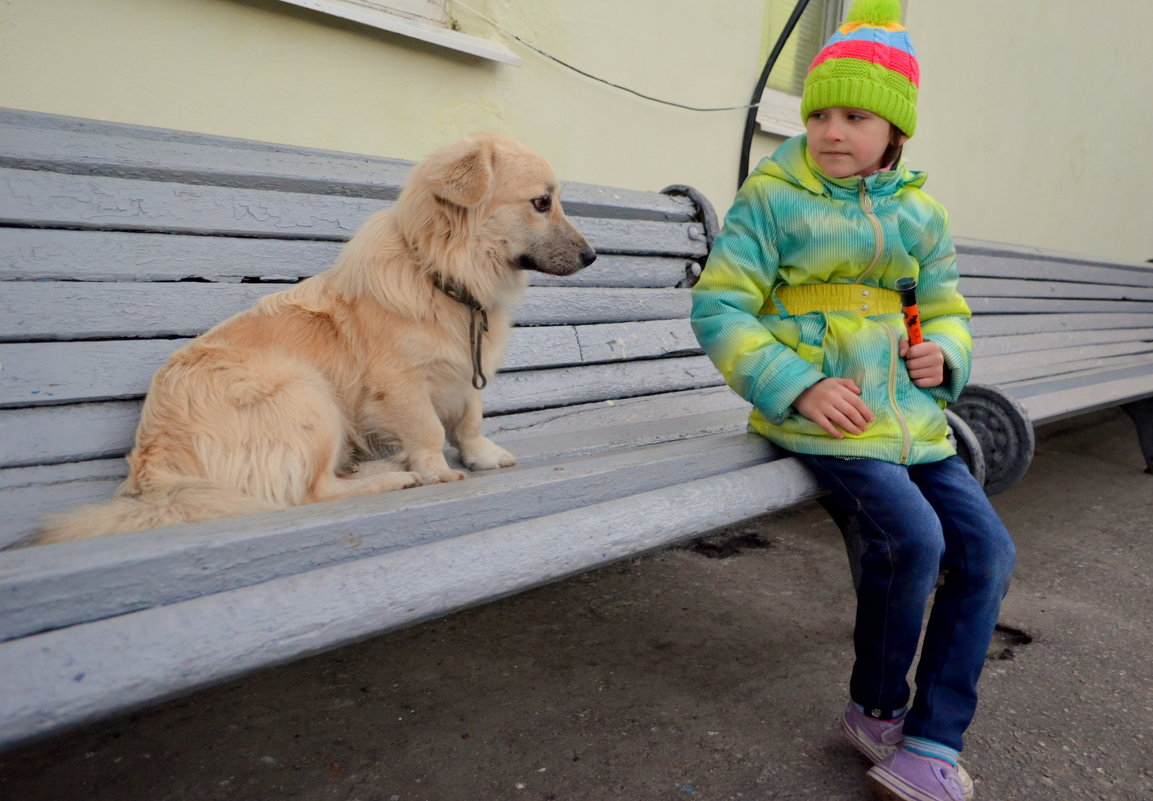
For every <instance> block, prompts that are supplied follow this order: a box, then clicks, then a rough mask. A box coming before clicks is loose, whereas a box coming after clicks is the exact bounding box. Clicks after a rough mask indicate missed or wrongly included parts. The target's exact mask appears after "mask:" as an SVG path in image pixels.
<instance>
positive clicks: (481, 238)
mask: <svg viewBox="0 0 1153 801" xmlns="http://www.w3.org/2000/svg"><path fill="white" fill-rule="evenodd" d="M558 190H559V187H558V184H557V180H556V178H555V176H554V175H553V172H552V169H551V168H550V167H549V165H548V163H547V162H546V161H545V160H544V159H543V158H541V157H540V156H539V155H537V154H536V153H534V152H533V151H531V150H529V149H528V148H526V147H525V146H523V145H521V144H519V143H517V142H515V141H513V140H512V139H509V138H508V137H505V136H501V135H497V134H475V135H473V136H470V137H467V138H465V139H462V140H460V141H458V142H456V143H454V144H452V145H450V146H448V147H446V148H444V149H443V150H441V151H439V152H437V153H435V154H433V155H432V156H431V157H429V158H428V159H427V160H426V161H424V162H423V163H421V164H420V165H418V166H417V167H416V168H414V170H413V172H412V174H411V176H410V179H409V181H408V184H407V186H406V188H405V190H404V192H403V193H402V194H401V196H400V199H399V200H398V201H397V203H396V205H395V206H394V207H393V208H392V209H389V210H387V211H383V212H380V213H378V214H376V215H374V216H373V217H371V218H370V219H369V220H368V221H367V222H366V223H365V224H364V225H363V226H362V227H361V229H360V230H359V231H358V232H357V233H356V235H355V236H354V237H353V238H352V239H351V240H350V241H349V242H348V244H347V245H346V246H345V247H344V249H343V251H342V252H341V254H340V257H339V259H338V261H337V263H336V265H335V266H334V267H333V268H331V269H330V270H328V271H326V272H324V273H321V274H320V275H317V276H314V277H312V278H309V279H307V280H306V281H303V282H301V283H300V284H297V285H296V286H294V287H292V288H291V289H288V290H286V291H283V292H278V293H276V294H274V295H270V296H268V297H267V298H264V299H263V300H261V301H260V302H259V303H257V304H256V305H255V306H254V307H253V308H251V309H249V310H247V311H244V312H241V313H240V314H237V315H235V316H234V317H232V318H230V319H228V320H226V321H224V322H223V323H221V324H219V325H217V326H216V327H215V328H213V329H212V330H210V331H208V332H207V333H205V334H203V335H201V336H200V337H198V338H197V339H195V340H193V341H192V342H191V343H189V344H188V345H186V346H185V347H183V348H181V349H180V350H178V351H176V352H175V353H174V354H173V355H172V357H171V358H170V359H169V360H168V363H167V364H166V365H165V366H164V367H163V368H161V369H160V370H159V371H158V372H157V374H156V376H155V377H154V378H153V380H152V386H151V388H150V389H149V391H148V395H147V397H146V398H145V401H144V408H143V412H142V416H141V420H140V425H139V428H138V429H137V432H136V445H135V447H134V448H133V450H132V452H131V453H130V454H129V455H128V467H129V472H128V477H127V479H126V480H125V481H124V483H123V484H122V485H121V487H120V489H119V490H118V493H117V497H116V498H114V499H113V500H112V501H110V502H108V503H105V504H99V505H94V506H88V507H81V508H79V509H77V510H75V511H72V512H68V513H64V514H60V515H56V516H54V517H51V518H49V519H48V520H47V521H46V523H45V526H44V528H43V529H42V530H41V532H40V533H39V534H38V536H37V537H36V540H35V541H36V542H41V543H43V542H59V541H65V540H76V539H84V538H87V537H95V536H100V535H104V534H112V533H115V532H122V531H133V530H139V529H147V528H155V527H157V526H166V525H172V524H175V523H182V522H188V521H196V520H207V519H211V518H216V517H223V516H227V515H234V514H242V513H246V512H254V511H261V510H268V509H279V508H284V507H288V506H296V505H300V504H307V503H315V502H318V501H327V500H333V499H336V498H347V497H350V496H355V495H364V494H368V493H375V492H387V491H390V490H396V489H401V488H405V487H412V486H415V485H418V484H429V483H436V482H441V481H455V480H457V479H460V478H463V477H464V476H465V474H464V473H463V472H461V471H458V470H455V469H453V468H451V467H450V466H449V465H448V463H447V461H446V460H445V457H444V452H443V449H444V442H445V439H446V437H447V440H448V441H449V442H450V443H451V444H452V445H454V446H455V447H456V448H457V449H458V451H459V453H460V458H461V461H462V462H463V464H464V465H465V466H466V467H468V468H469V469H472V470H483V469H489V468H495V467H506V466H508V465H512V464H514V463H515V461H516V460H515V458H514V457H513V456H512V454H510V453H509V452H508V451H506V450H505V449H504V448H501V447H500V446H498V445H496V444H495V443H493V442H492V441H491V440H489V439H487V438H486V437H483V436H481V433H480V428H481V395H480V392H479V391H478V390H476V389H475V388H474V387H473V355H472V354H473V351H472V347H471V343H470V321H471V315H472V314H473V311H472V310H471V309H470V308H469V307H468V306H467V305H466V304H465V303H463V302H461V300H459V299H454V298H453V297H450V296H449V295H448V294H446V293H445V291H443V289H442V288H438V283H439V284H440V286H441V287H445V286H447V287H449V288H453V287H455V288H457V289H463V290H465V291H466V292H467V293H468V295H471V297H472V298H473V299H475V300H476V301H477V302H479V304H480V305H481V306H483V307H484V309H485V310H486V311H487V314H488V331H487V333H486V334H484V339H483V348H482V353H483V372H484V374H485V375H486V376H491V375H492V374H493V372H494V371H495V368H496V366H497V364H498V362H499V359H500V355H501V353H502V351H503V349H504V345H505V341H506V339H507V337H508V331H509V307H510V306H511V305H512V304H513V303H515V302H516V300H518V299H519V297H520V295H521V293H522V291H523V288H524V284H525V275H524V270H526V269H530V270H538V271H540V272H545V273H550V274H553V275H569V274H571V273H574V272H576V271H577V270H580V269H581V268H582V267H584V266H586V265H587V264H589V263H591V262H592V260H593V259H594V258H595V254H594V253H593V251H592V249H591V248H590V247H589V245H588V243H587V242H586V241H585V240H584V238H583V237H582V236H581V235H580V234H579V233H578V232H577V230H576V229H575V228H574V227H573V226H572V224H571V223H570V222H569V221H568V220H567V219H566V218H565V215H564V212H563V210H562V209H561V206H560V202H559V200H558ZM459 297H460V294H459V293H458V298H459ZM466 297H467V296H466ZM385 454H389V455H388V456H387V458H383V459H377V460H376V461H363V460H365V459H369V458H372V457H374V456H375V457H379V456H384V455H385ZM358 462H360V464H357V463H358Z"/></svg>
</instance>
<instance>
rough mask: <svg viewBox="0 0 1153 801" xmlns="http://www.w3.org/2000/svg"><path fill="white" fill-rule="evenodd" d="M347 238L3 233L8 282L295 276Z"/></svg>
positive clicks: (645, 279)
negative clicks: (308, 238)
mask: <svg viewBox="0 0 1153 801" xmlns="http://www.w3.org/2000/svg"><path fill="white" fill-rule="evenodd" d="M342 246H343V243H341V242H325V241H313V240H307V239H251V238H244V237H216V236H189V235H181V234H155V233H153V234H149V233H125V232H119V231H69V230H61V229H37V228H11V229H7V230H5V231H4V235H3V237H0V276H2V277H3V279H4V280H7V281H135V282H147V281H181V280H185V279H198V280H204V281H209V282H226V283H239V282H240V281H241V280H244V279H248V280H264V281H295V280H297V279H300V278H308V277H309V276H313V275H316V274H317V273H319V272H322V271H324V270H326V269H328V268H329V267H331V266H332V265H333V264H335V263H336V257H337V255H338V254H339V253H340V249H341V247H342ZM689 263H690V262H688V260H687V259H686V258H683V257H682V258H677V257H661V256H616V255H601V256H600V257H599V258H598V259H597V260H596V262H594V263H593V265H592V266H591V267H587V268H585V269H584V270H581V271H580V272H579V273H577V274H576V275H572V276H567V277H565V278H557V277H553V276H546V275H542V274H540V273H529V274H528V277H529V282H530V283H532V284H534V285H537V286H549V285H561V286H606V287H674V286H677V285H678V284H680V283H682V282H683V281H684V280H685V274H686V269H687V266H688V264H689Z"/></svg>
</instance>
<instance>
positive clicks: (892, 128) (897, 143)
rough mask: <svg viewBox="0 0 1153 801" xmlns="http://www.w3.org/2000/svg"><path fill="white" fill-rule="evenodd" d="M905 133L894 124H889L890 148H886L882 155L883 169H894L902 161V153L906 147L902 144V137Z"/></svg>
mask: <svg viewBox="0 0 1153 801" xmlns="http://www.w3.org/2000/svg"><path fill="white" fill-rule="evenodd" d="M904 135H905V133H904V131H902V130H901V129H900V128H898V127H897V126H896V125H893V123H891V122H890V123H889V146H888V147H887V148H885V152H884V153H882V154H881V167H882V168H887V169H893V168H895V167H896V166H897V163H898V162H900V160H901V153H902V152H903V151H904V149H905V146H904V145H903V144H902V143H901V137H902V136H904Z"/></svg>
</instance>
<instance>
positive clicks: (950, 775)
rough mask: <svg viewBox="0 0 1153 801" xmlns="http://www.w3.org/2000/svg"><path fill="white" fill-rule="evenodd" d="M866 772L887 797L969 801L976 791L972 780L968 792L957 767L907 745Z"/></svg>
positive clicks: (897, 800) (880, 795)
mask: <svg viewBox="0 0 1153 801" xmlns="http://www.w3.org/2000/svg"><path fill="white" fill-rule="evenodd" d="M866 776H867V777H868V779H869V783H870V785H871V786H872V788H873V792H875V793H876V794H877V797H878V798H882V799H884V801H968V799H969V798H972V794H973V788H972V783H971V782H970V785H969V788H968V793H966V788H965V782H964V780H963V779H962V778H961V773H960V771H959V770H958V768H955V767H953V766H952V765H950V764H949V763H948V762H944V761H942V760H940V759H933V758H932V757H924V756H920V755H919V754H914V753H912V752H909V751H905V750H904V749H897V750H896V751H894V752H893V753H892V754H891V755H890V756H889V757H888V759H886V760H885V761H884V762H881V763H880V764H879V765H874V766H873V767H872V768H871V769H870V770H869V772H868V773H867V774H866ZM966 778H968V777H967V776H966Z"/></svg>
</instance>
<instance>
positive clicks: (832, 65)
mask: <svg viewBox="0 0 1153 801" xmlns="http://www.w3.org/2000/svg"><path fill="white" fill-rule="evenodd" d="M920 83H921V71H920V68H919V67H918V66H917V54H916V52H915V51H914V50H913V43H912V42H910V41H909V34H908V32H907V31H906V30H905V28H903V27H902V26H901V3H900V2H899V0H856V2H855V3H853V7H852V8H851V9H849V16H848V18H847V19H846V21H845V24H844V25H842V26H841V27H840V28H839V29H838V30H837V32H836V33H835V34H833V36H832V38H830V39H829V41H828V42H827V43H826V44H825V47H824V49H823V50H821V52H820V53H818V54H817V57H816V58H815V59H814V60H813V64H812V66H810V67H809V74H808V75H807V76H806V77H805V91H804V94H803V95H802V96H801V120H802V121H807V120H808V119H809V114H811V113H812V112H814V111H817V110H819V109H823V108H830V107H832V106H845V107H847V108H859V109H864V110H865V111H871V112H873V113H874V114H878V115H880V116H882V117H884V118H885V119H887V120H888V121H889V122H891V123H893V125H895V126H897V127H898V128H899V129H900V130H901V132H902V133H904V134H905V135H906V136H912V135H913V131H914V130H916V127H917V87H918V86H919V85H920Z"/></svg>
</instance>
